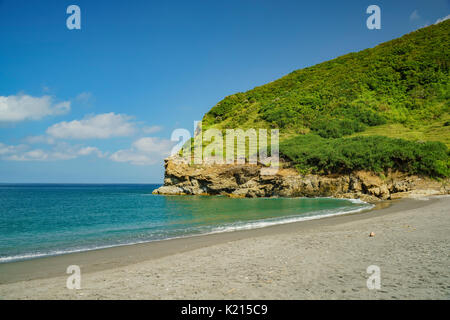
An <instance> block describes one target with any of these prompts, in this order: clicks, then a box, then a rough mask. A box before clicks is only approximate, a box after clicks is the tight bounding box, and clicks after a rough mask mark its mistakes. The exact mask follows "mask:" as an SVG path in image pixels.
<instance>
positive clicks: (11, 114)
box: [0, 94, 70, 122]
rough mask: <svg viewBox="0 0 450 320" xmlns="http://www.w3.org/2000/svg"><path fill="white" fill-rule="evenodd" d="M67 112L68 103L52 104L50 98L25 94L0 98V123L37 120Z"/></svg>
mask: <svg viewBox="0 0 450 320" xmlns="http://www.w3.org/2000/svg"><path fill="white" fill-rule="evenodd" d="M69 111H70V101H63V102H60V103H57V104H54V103H53V99H52V97H51V96H42V97H32V96H29V95H25V94H21V95H16V96H0V122H20V121H25V120H39V119H41V118H43V117H45V116H51V115H59V114H64V113H67V112H69Z"/></svg>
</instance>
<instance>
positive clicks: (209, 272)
mask: <svg viewBox="0 0 450 320" xmlns="http://www.w3.org/2000/svg"><path fill="white" fill-rule="evenodd" d="M449 209H450V197H437V198H430V199H429V200H426V201H425V200H412V199H408V200H401V201H397V202H392V205H391V206H389V207H388V208H383V209H377V210H370V211H366V212H362V213H356V214H349V215H344V216H335V217H329V218H323V219H319V220H311V221H302V222H297V223H290V224H284V225H276V226H271V227H267V228H261V229H254V230H245V231H236V232H228V233H220V234H211V235H204V236H196V237H190V238H183V239H173V240H166V241H159V242H152V243H144V244H137V245H130V246H122V247H115V248H108V249H101V250H94V251H88V252H81V253H73V254H66V255H62V256H55V257H48V258H39V259H33V260H27V261H20V262H12V263H3V264H0V299H397V298H406V299H449V298H450V214H449V212H450V210H449ZM370 232H374V233H375V236H374V237H369V234H370ZM69 265H78V266H80V268H81V275H82V278H81V279H82V280H81V287H82V288H81V289H80V290H69V289H67V288H66V280H67V277H68V275H67V274H66V268H67V266H69ZM370 265H377V266H379V267H380V270H381V289H380V290H369V289H368V288H367V286H366V280H367V278H368V277H369V274H367V273H366V269H367V267H368V266H370Z"/></svg>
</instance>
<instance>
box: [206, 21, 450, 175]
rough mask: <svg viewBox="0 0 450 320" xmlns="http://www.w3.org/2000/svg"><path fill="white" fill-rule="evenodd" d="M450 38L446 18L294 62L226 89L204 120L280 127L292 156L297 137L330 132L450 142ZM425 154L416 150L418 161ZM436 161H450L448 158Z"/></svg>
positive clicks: (329, 135) (339, 136)
mask: <svg viewBox="0 0 450 320" xmlns="http://www.w3.org/2000/svg"><path fill="white" fill-rule="evenodd" d="M449 44H450V20H447V21H445V22H442V23H440V24H438V25H433V26H430V27H427V28H424V29H420V30H418V31H415V32H412V33H410V34H407V35H405V36H403V37H401V38H398V39H395V40H392V41H389V42H386V43H383V44H380V45H378V46H376V47H375V48H371V49H366V50H363V51H361V52H358V53H350V54H347V55H344V56H342V57H339V58H336V59H334V60H331V61H327V62H324V63H321V64H318V65H316V66H312V67H309V68H305V69H302V70H296V71H294V72H292V73H290V74H288V75H286V76H285V77H283V78H281V79H279V80H276V81H274V82H271V83H269V84H266V85H263V86H260V87H256V88H254V89H253V90H250V91H247V92H245V93H237V94H234V95H232V96H228V97H226V98H225V99H223V100H222V101H220V102H219V103H218V104H217V105H216V106H214V107H213V108H212V109H211V110H210V111H209V112H208V113H207V114H206V115H205V116H204V118H203V128H204V129H207V128H211V127H213V128H218V129H226V128H244V129H245V128H279V129H280V140H281V141H282V144H281V146H280V149H281V152H282V153H284V154H285V155H288V157H289V158H291V159H294V158H296V155H299V154H302V152H303V151H304V150H303V149H302V147H301V146H298V145H296V143H297V142H298V141H302V143H303V144H305V141H309V140H311V141H316V140H317V139H315V138H314V135H320V136H322V137H323V138H325V139H344V138H342V137H355V136H364V137H370V136H375V135H381V136H387V137H392V138H401V139H406V140H412V141H441V142H443V143H444V144H446V145H447V146H450V126H449V121H450V116H449V106H450V103H449V96H450V83H449V73H448V71H449V64H450V45H449ZM299 136H306V137H307V138H306V140H305V139H297V137H299ZM308 137H310V138H308ZM293 141H294V142H293ZM295 141H297V142H295ZM339 143H340V142H339V141H333V144H339ZM361 143H368V140H361ZM398 143H400V142H398ZM306 144H308V143H306ZM341 144H346V142H345V141H344V140H342V143H341ZM402 145H403V144H402ZM393 150H395V147H394V148H393ZM283 151H285V152H283ZM420 159H421V155H418V158H417V159H415V160H414V161H421V160H420ZM321 161H328V160H327V159H321ZM402 161H403V160H402ZM405 161H406V160H405ZM408 161H409V160H408ZM439 161H441V162H442V161H444V162H447V163H448V158H447V159H439ZM305 166H306V167H303V169H305V168H308V167H315V166H316V165H315V164H305ZM319 171H320V170H319ZM444 171H445V170H444Z"/></svg>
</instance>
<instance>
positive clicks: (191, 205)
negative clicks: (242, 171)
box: [0, 184, 371, 263]
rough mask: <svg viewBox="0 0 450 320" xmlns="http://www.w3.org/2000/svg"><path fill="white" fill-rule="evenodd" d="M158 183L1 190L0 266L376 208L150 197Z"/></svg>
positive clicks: (351, 203) (341, 202)
mask: <svg viewBox="0 0 450 320" xmlns="http://www.w3.org/2000/svg"><path fill="white" fill-rule="evenodd" d="M158 187H160V185H156V184H0V263H7V262H12V261H18V260H25V259H32V258H39V257H45V256H53V255H60V254H66V253H71V252H80V251H87V250H94V249H100V248H108V247H114V246H123V245H131V244H136V243H143V242H150V241H161V240H165V239H173V238H182V237H192V236H198V235H202V234H211V233H219V232H231V231H235V230H246V229H255V228H263V227H267V226H271V225H276V224H283V223H291V222H297V221H305V220H311V219H319V218H324V217H329V216H333V215H340V214H348V213H354V212H359V211H362V210H365V209H369V208H371V205H370V204H367V203H365V202H362V201H359V200H346V199H333V198H245V199H234V198H229V197H225V196H162V195H152V191H153V190H154V189H156V188H158Z"/></svg>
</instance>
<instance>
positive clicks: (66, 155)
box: [0, 143, 107, 161]
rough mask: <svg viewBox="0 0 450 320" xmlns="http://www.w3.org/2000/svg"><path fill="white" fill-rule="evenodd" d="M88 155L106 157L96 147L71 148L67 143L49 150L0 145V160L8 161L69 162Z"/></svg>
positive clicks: (22, 145)
mask: <svg viewBox="0 0 450 320" xmlns="http://www.w3.org/2000/svg"><path fill="white" fill-rule="evenodd" d="M88 155H95V156H97V157H99V158H104V157H106V156H107V154H106V153H103V152H101V151H100V150H99V149H98V148H96V147H84V146H72V145H69V144H67V143H59V144H57V145H55V146H54V147H53V148H52V149H51V150H43V149H31V148H30V147H29V146H28V145H25V144H21V145H18V146H8V145H5V144H3V143H0V158H1V159H2V160H9V161H55V160H69V159H75V158H78V157H80V156H88Z"/></svg>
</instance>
